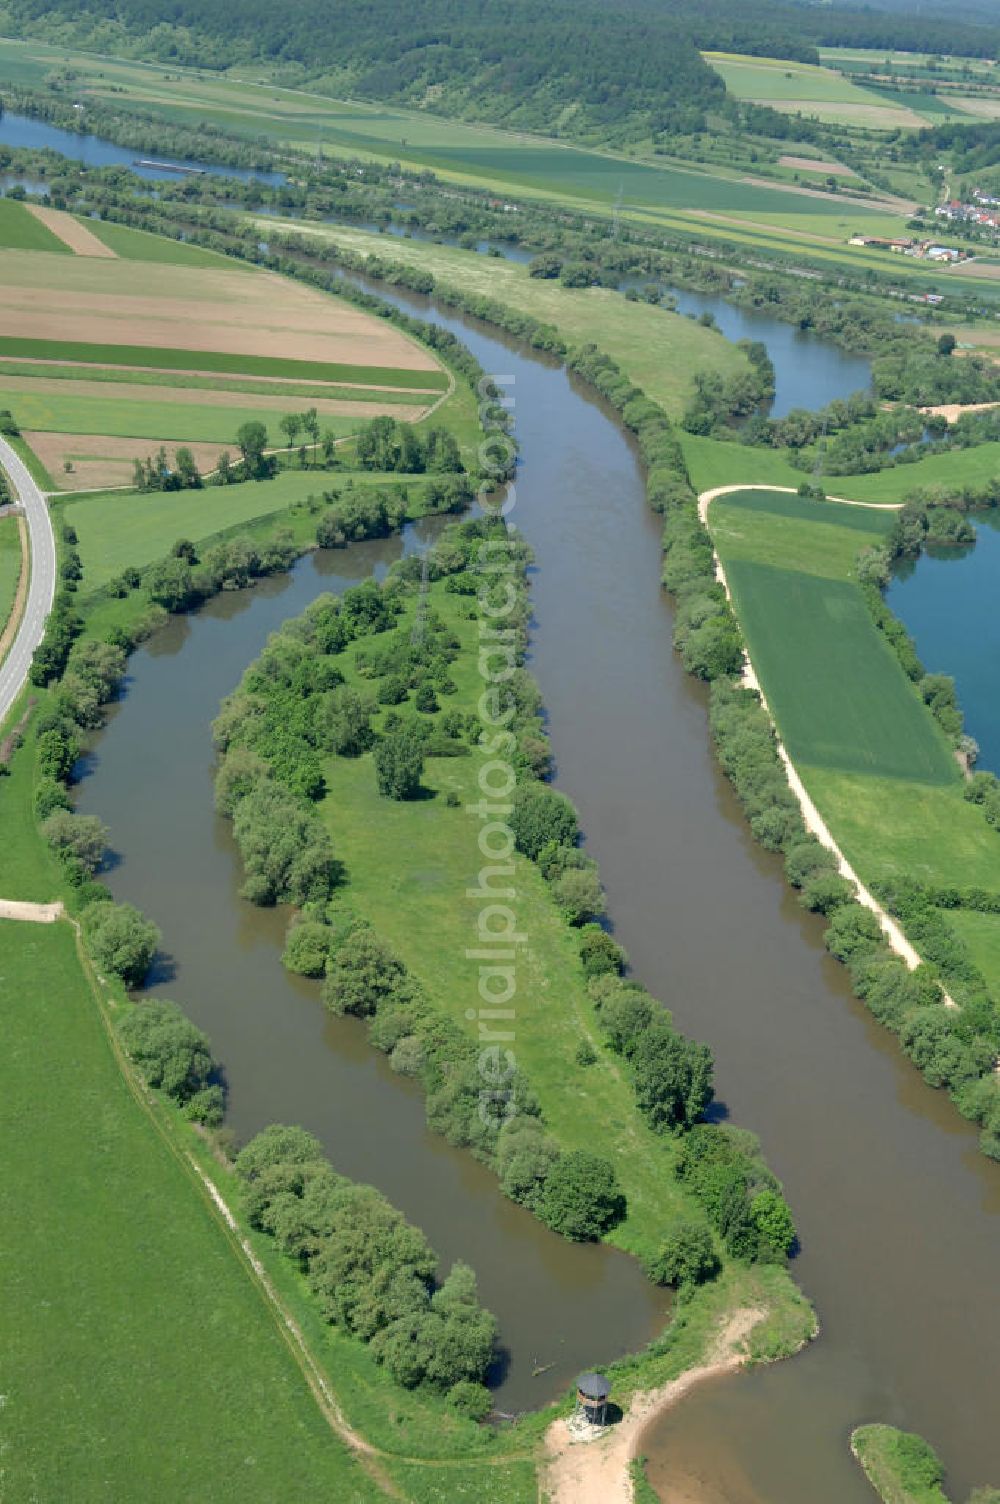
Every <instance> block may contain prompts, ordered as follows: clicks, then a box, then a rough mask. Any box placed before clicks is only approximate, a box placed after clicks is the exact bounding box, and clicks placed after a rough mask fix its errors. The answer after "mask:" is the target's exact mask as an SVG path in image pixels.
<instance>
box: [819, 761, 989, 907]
mask: <svg viewBox="0 0 1000 1504" xmlns="http://www.w3.org/2000/svg"><path fill="white" fill-rule="evenodd" d="M956 766H957V765H956ZM799 771H800V772H801V774H802V777H803V780H804V781H805V783H806V786H807V788H808V789H809V792H810V794H811V795H812V797H813V799H814V800H815V801H816V804H817V806H818V808H819V809H820V811H821V812H822V814H823V817H824V819H825V820H826V822H827V824H828V825H829V827H830V829H831V830H832V831H833V832H834V834H835V836H836V838H837V841H838V843H839V844H840V846H841V847H842V848H843V850H844V853H845V855H846V856H847V858H848V860H849V861H850V863H851V865H852V866H853V867H854V868H855V870H856V871H858V872H859V873H860V874H861V876H862V877H863V878H864V879H865V881H866V882H871V881H875V880H876V879H879V878H881V879H887V878H895V877H913V878H916V879H917V881H918V882H924V883H928V884H933V885H938V884H942V885H945V884H954V885H955V886H957V887H961V888H966V887H983V888H987V889H990V890H997V891H1000V850H998V847H1000V838H998V836H997V834H996V832H995V831H993V830H991V829H990V827H989V826H988V825H987V824H986V821H985V820H984V819H983V816H982V811H981V810H979V809H978V808H977V807H976V806H975V805H973V804H969V803H968V801H967V800H966V799H964V798H963V797H962V784H961V780H960V779H959V780H958V781H956V782H954V783H951V784H948V785H940V784H938V785H935V784H929V783H925V782H915V781H911V780H908V779H902V778H872V777H870V776H868V775H866V774H858V773H843V772H839V771H837V770H836V769H830V768H817V767H803V768H800V770H799Z"/></svg>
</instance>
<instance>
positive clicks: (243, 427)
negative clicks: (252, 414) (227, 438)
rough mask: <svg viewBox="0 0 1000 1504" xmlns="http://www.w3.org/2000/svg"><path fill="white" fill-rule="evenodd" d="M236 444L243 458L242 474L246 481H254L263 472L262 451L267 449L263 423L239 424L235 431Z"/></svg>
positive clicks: (265, 430)
mask: <svg viewBox="0 0 1000 1504" xmlns="http://www.w3.org/2000/svg"><path fill="white" fill-rule="evenodd" d="M236 443H237V444H238V445H239V450H240V454H241V455H242V456H243V474H244V478H245V479H246V480H256V478H257V477H258V476H259V475H260V474H261V473H262V472H263V470H264V450H265V449H266V448H267V429H266V428H265V427H264V425H263V423H258V422H250V423H241V424H240V426H239V428H238V429H237V430H236Z"/></svg>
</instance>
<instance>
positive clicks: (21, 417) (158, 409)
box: [0, 377, 360, 449]
mask: <svg viewBox="0 0 1000 1504" xmlns="http://www.w3.org/2000/svg"><path fill="white" fill-rule="evenodd" d="M158 390H159V389H156V388H151V389H150V397H151V400H150V401H149V402H144V401H141V400H139V401H136V400H133V399H130V398H127V397H119V396H117V395H116V394H115V391H114V389H113V388H112V387H110V386H109V387H108V394H107V397H106V398H105V397H80V396H76V395H74V394H69V395H66V396H63V395H62V393H51V392H34V391H30V390H28V391H25V390H17V389H15V390H12V389H10V388H8V387H6V386H4V383H3V379H2V377H0V405H2V406H3V407H5V408H9V409H10V410H11V411H12V412H13V413H14V415H15V417H16V418H17V422H18V425H19V426H20V427H21V428H22V429H27V430H29V431H30V430H39V429H40V430H43V431H45V432H55V433H65V434H76V433H103V434H110V435H113V436H120V437H122V438H148V437H149V436H150V435H151V434H153V435H156V436H157V437H160V436H162V437H163V439H164V440H165V441H167V443H168V444H169V442H170V441H171V440H178V441H180V442H181V443H183V442H184V440H185V439H188V440H200V441H202V442H206V443H219V444H229V445H231V446H232V447H233V448H234V449H235V445H236V430H237V429H238V428H239V426H240V424H241V423H248V422H254V421H258V422H261V423H263V424H264V425H265V426H266V427H267V428H268V440H269V442H270V443H271V444H273V445H278V446H283V445H285V444H286V443H287V440H286V438H285V436H284V435H283V434H282V432H281V430H280V429H279V427H278V420H279V418H280V417H281V416H282V415H283V414H284V413H287V412H293V411H298V407H299V405H298V404H296V403H294V402H283V401H281V400H280V399H279V400H277V401H275V403H274V406H273V407H271V408H263V407H258V406H253V407H240V406H238V405H233V406H232V407H230V406H229V405H228V404H226V405H225V406H222V405H219V406H216V405H215V404H214V403H213V404H208V403H205V404H196V403H193V402H181V401H163V400H158V399H157V392H158ZM179 395H180V394H179V393H178V396H179ZM322 421H323V427H324V429H326V428H332V429H333V431H334V433H336V434H346V433H350V432H351V430H352V429H353V428H356V427H357V426H358V422H359V421H360V419H358V420H355V421H354V422H352V421H351V419H350V418H343V417H339V416H330V415H329V414H326V415H324V416H323V420H322Z"/></svg>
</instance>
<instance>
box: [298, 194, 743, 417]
mask: <svg viewBox="0 0 1000 1504" xmlns="http://www.w3.org/2000/svg"><path fill="white" fill-rule="evenodd" d="M268 223H269V224H271V225H273V224H274V221H273V220H271V221H268ZM285 228H287V229H289V230H294V231H296V232H303V233H305V232H308V233H310V234H312V233H315V234H316V235H318V236H322V237H323V238H324V239H330V240H333V241H335V242H336V243H337V245H340V246H343V247H344V248H345V249H349V250H352V251H358V252H360V253H361V254H362V255H379V256H382V257H392V259H394V260H399V261H402V262H405V263H406V264H407V265H408V266H417V267H420V268H421V269H422V270H426V271H429V272H431V273H432V274H433V275H434V276H435V277H436V278H438V279H439V280H440V282H441V283H442V284H447V285H449V286H453V287H458V288H461V289H462V290H463V291H465V292H467V293H472V294H475V295H477V296H482V297H489V298H495V299H496V300H497V301H498V302H501V303H508V304H510V306H511V307H514V308H517V309H520V310H521V311H523V312H524V313H530V314H532V315H533V316H534V317H535V318H538V319H541V320H543V321H544V322H545V323H550V324H554V325H555V327H556V328H557V329H558V330H559V331H560V333H561V334H562V335H563V336H564V338H565V339H566V340H567V341H568V342H569V343H570V344H586V343H587V342H595V343H597V344H599V345H600V347H601V349H602V350H606V351H607V352H608V354H609V355H612V356H614V358H615V360H617V361H619V362H620V364H621V365H622V368H623V369H624V370H626V371H627V372H628V374H629V376H630V377H631V378H632V380H633V381H634V382H635V383H636V385H637V386H641V387H642V388H643V390H644V391H646V392H647V393H648V394H649V396H650V397H653V398H655V399H656V401H658V402H660V403H662V404H663V406H664V407H665V408H666V409H667V410H668V412H671V413H674V414H677V413H679V412H681V411H682V410H683V409H684V407H685V406H686V404H687V401H688V397H689V394H690V390H691V376H692V373H693V372H694V371H695V370H697V369H698V368H712V369H714V370H717V371H720V372H722V373H723V374H731V373H733V372H735V371H739V370H742V369H744V364H743V362H744V359H745V357H744V356H743V354H742V352H741V351H739V350H737V349H735V347H734V346H733V345H731V344H729V342H728V341H727V340H725V339H723V337H722V335H721V334H718V333H716V332H715V331H714V330H712V329H704V328H702V326H701V325H700V324H697V323H695V322H694V321H693V320H691V319H685V318H682V317H680V316H679V315H678V314H674V313H668V312H667V311H666V310H665V309H662V308H651V307H648V306H647V305H645V304H640V303H629V302H628V301H627V300H626V299H625V298H623V297H621V295H620V294H619V293H616V292H611V291H609V290H608V289H606V288H598V287H591V288H586V289H570V288H565V287H560V286H559V284H558V283H555V282H550V281H546V280H544V279H542V278H538V277H531V276H529V275H528V270H527V267H525V266H522V265H520V264H518V263H517V262H514V261H499V260H496V259H494V258H489V259H488V258H486V257H484V256H480V255H477V253H476V252H475V251H463V250H458V249H456V248H455V247H453V246H440V245H432V244H429V243H428V242H426V241H422V240H404V239H395V238H394V239H393V240H392V241H391V242H390V243H389V244H388V245H387V244H386V237H385V236H384V235H377V234H369V233H367V232H366V231H364V230H354V229H346V228H344V227H342V226H337V227H336V228H331V227H328V226H319V225H316V226H314V225H297V224H288V225H287V226H285Z"/></svg>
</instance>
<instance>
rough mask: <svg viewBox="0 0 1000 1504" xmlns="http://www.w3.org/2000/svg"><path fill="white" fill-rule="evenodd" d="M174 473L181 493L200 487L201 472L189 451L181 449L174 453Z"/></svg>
mask: <svg viewBox="0 0 1000 1504" xmlns="http://www.w3.org/2000/svg"><path fill="white" fill-rule="evenodd" d="M174 473H175V474H176V476H177V478H178V480H179V481H180V486H181V490H182V491H194V490H196V489H197V488H198V487H199V486H200V485H201V472H200V471H199V469H198V466H197V464H196V463H195V458H194V455H193V454H192V453H191V451H190V449H186V448H181V449H178V450H176V451H175V453H174Z"/></svg>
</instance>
